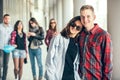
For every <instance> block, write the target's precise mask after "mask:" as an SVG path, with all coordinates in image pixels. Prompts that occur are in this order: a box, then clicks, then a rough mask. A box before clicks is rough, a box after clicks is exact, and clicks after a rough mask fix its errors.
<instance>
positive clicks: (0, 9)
mask: <svg viewBox="0 0 120 80" xmlns="http://www.w3.org/2000/svg"><path fill="white" fill-rule="evenodd" d="M2 19H3V0H0V23H1V22H2Z"/></svg>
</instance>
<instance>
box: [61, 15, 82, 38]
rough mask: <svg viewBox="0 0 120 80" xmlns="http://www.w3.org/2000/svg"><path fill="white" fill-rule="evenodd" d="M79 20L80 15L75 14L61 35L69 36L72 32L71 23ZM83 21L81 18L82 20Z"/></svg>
mask: <svg viewBox="0 0 120 80" xmlns="http://www.w3.org/2000/svg"><path fill="white" fill-rule="evenodd" d="M77 20H80V16H75V17H74V18H72V19H71V20H70V21H69V23H68V24H67V26H66V27H65V28H64V29H63V30H62V31H61V35H62V36H63V37H65V38H69V35H70V34H71V33H70V24H71V23H75V22H76V21H77ZM80 21H81V20H80Z"/></svg>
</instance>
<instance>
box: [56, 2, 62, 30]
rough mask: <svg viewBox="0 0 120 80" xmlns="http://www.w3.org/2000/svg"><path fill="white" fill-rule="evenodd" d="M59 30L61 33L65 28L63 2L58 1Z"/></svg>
mask: <svg viewBox="0 0 120 80" xmlns="http://www.w3.org/2000/svg"><path fill="white" fill-rule="evenodd" d="M57 15H58V17H57V27H58V28H57V29H58V31H59V32H60V31H61V30H62V28H63V25H62V0H58V2H57Z"/></svg>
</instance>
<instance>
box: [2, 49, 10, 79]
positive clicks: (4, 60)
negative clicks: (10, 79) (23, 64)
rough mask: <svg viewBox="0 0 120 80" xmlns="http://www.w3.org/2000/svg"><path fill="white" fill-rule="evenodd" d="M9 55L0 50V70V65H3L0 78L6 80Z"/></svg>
mask: <svg viewBox="0 0 120 80" xmlns="http://www.w3.org/2000/svg"><path fill="white" fill-rule="evenodd" d="M9 56H10V53H5V52H4V51H3V50H0V63H1V64H0V71H1V67H3V72H2V73H3V75H1V72H0V77H2V80H6V78H7V72H8V62H9Z"/></svg>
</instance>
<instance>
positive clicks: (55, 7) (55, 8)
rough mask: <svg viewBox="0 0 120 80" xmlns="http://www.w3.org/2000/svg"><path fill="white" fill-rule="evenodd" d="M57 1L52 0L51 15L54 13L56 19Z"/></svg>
mask: <svg viewBox="0 0 120 80" xmlns="http://www.w3.org/2000/svg"><path fill="white" fill-rule="evenodd" d="M56 2H57V1H56V0H53V13H54V14H53V15H54V19H55V20H57V18H58V16H57V5H56V4H57V3H56Z"/></svg>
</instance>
